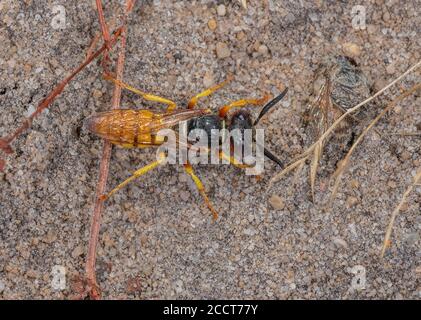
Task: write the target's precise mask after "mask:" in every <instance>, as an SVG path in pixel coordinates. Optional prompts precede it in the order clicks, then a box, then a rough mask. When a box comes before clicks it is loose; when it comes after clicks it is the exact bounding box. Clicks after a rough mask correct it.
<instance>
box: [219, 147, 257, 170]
mask: <svg viewBox="0 0 421 320" xmlns="http://www.w3.org/2000/svg"><path fill="white" fill-rule="evenodd" d="M219 159H225V160H228V161H229V162H230V164H232V165H233V166H235V167H237V168H240V169H245V168H250V167H251V166H249V165H248V164H242V163H238V161H237V160H236V159H235V158H234V157H233V156H228V155H227V154H225V153H223V152H222V151H219Z"/></svg>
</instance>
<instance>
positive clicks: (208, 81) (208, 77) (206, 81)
mask: <svg viewBox="0 0 421 320" xmlns="http://www.w3.org/2000/svg"><path fill="white" fill-rule="evenodd" d="M213 84H214V79H213V75H212V73H210V72H206V74H205V76H204V77H203V85H204V87H205V88H209V87H211V86H212V85H213Z"/></svg>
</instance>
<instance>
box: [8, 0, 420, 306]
mask: <svg viewBox="0 0 421 320" xmlns="http://www.w3.org/2000/svg"><path fill="white" fill-rule="evenodd" d="M111 2H112V3H110V1H104V4H105V5H106V14H107V17H110V16H112V15H113V14H112V11H113V9H115V8H118V6H119V3H120V2H123V1H111ZM57 4H59V5H60V4H61V5H63V6H64V8H65V13H66V15H65V17H66V21H65V28H64V30H62V29H55V28H53V27H52V25H51V23H52V21H53V19H55V17H56V16H57V14H58V13H57V12H56V13H54V11H53V7H54V5H57ZM220 4H223V5H224V6H225V10H223V8H222V7H221V8H219V9H218V10H217V5H220ZM356 4H360V3H359V2H355V3H345V2H334V1H328V2H324V1H314V2H313V1H306V0H303V1H276V0H271V1H270V0H267V1H257V0H250V1H249V8H248V10H247V11H246V10H245V9H243V8H242V7H241V5H240V4H239V2H238V1H228V0H227V1H210V0H201V1H173V0H172V1H170V0H161V1H157V0H155V1H138V3H137V5H136V9H135V11H134V12H133V14H132V16H131V18H130V20H129V26H130V29H129V31H130V35H129V39H128V47H127V63H126V68H125V79H126V81H127V82H129V83H131V84H133V85H134V86H136V87H138V88H141V89H142V90H143V91H146V92H151V93H154V94H158V95H161V96H164V97H168V98H172V99H173V100H174V101H176V102H177V103H178V104H179V105H185V103H186V101H188V99H189V98H190V97H191V96H193V95H195V94H196V93H198V92H200V91H202V90H203V89H204V88H205V86H207V85H210V84H212V83H217V82H220V81H222V80H223V79H225V78H226V76H227V75H228V74H229V73H232V74H233V75H234V76H235V79H234V81H233V82H232V83H231V84H230V85H228V86H227V87H226V88H225V89H223V90H221V91H220V92H218V93H217V94H215V95H213V96H212V97H211V98H207V99H205V100H203V101H201V102H200V105H201V106H209V107H211V108H213V109H215V110H216V109H217V108H218V107H220V106H222V105H223V104H224V103H226V102H228V101H232V100H235V99H239V98H242V97H249V96H252V97H260V96H262V95H263V94H264V93H266V92H268V93H271V94H273V95H274V94H277V93H279V92H280V91H281V90H282V89H283V88H284V87H285V86H287V87H289V88H290V91H289V93H288V96H287V98H286V99H285V100H284V101H283V102H282V103H281V104H280V107H279V108H277V110H276V111H274V112H272V113H271V114H270V115H269V116H268V117H266V118H265V119H264V120H263V121H262V122H261V124H260V126H261V127H262V128H265V129H266V131H265V135H266V145H267V146H268V147H269V148H271V149H272V150H273V151H274V152H275V153H276V154H278V155H279V157H280V158H281V159H282V160H283V161H285V163H286V162H287V161H288V160H290V159H292V158H294V157H295V156H297V155H299V154H300V152H302V151H303V150H304V147H305V143H307V142H306V141H311V139H312V137H309V136H308V135H307V134H306V131H305V130H304V128H303V125H302V119H301V118H302V113H303V111H304V109H305V105H306V103H305V102H306V100H307V99H308V97H309V96H310V94H311V92H312V87H313V84H312V80H313V78H314V74H315V71H316V69H317V68H318V66H319V64H320V63H321V62H322V61H323V59H325V58H326V57H327V56H331V55H338V54H344V53H345V54H348V55H351V56H353V58H354V59H355V60H356V62H357V63H358V64H359V65H360V66H361V68H362V70H363V71H364V72H365V74H366V75H367V77H368V78H369V79H370V81H371V84H372V89H373V90H378V89H380V88H382V87H383V86H384V85H385V84H387V83H388V82H390V81H391V80H393V79H394V78H396V77H397V76H398V75H399V74H401V73H402V72H404V71H405V70H407V69H408V68H409V67H410V66H412V65H414V64H415V63H416V62H417V61H419V60H420V52H421V50H420V48H421V46H420V37H419V31H420V29H419V28H420V26H421V19H420V8H421V5H420V2H419V1H394V0H388V1H382V0H379V1H366V2H365V4H364V8H365V10H366V28H365V29H364V30H358V29H356V28H354V27H353V26H352V19H353V17H354V16H353V14H352V8H353V6H354V5H356ZM210 21H211V22H210ZM54 23H55V24H54ZM57 23H59V22H58V21H57V19H56V20H54V22H53V26H56V25H57ZM116 24H117V23H116ZM98 30H99V25H98V22H97V15H96V11H95V7H94V1H78V2H77V4H76V2H74V1H72V2H69V1H60V0H58V1H48V0H39V1H32V0H25V1H17V0H6V1H0V43H1V46H0V70H1V71H0V108H1V116H0V135H1V136H4V135H6V134H8V133H10V132H11V131H12V130H13V129H14V128H16V127H17V125H18V124H19V123H20V122H21V120H22V119H23V117H24V116H25V115H26V114H28V113H29V112H31V111H33V110H34V108H35V107H36V105H37V103H38V102H39V101H40V100H41V99H42V98H43V97H44V96H45V95H46V94H47V93H48V92H49V91H50V90H51V89H52V88H53V86H54V85H55V84H56V83H57V82H58V81H59V80H60V79H62V78H63V77H64V76H65V75H66V74H67V73H68V71H69V70H71V69H73V68H74V67H75V66H76V65H77V64H78V63H80V62H81V61H82V60H83V58H84V56H85V54H86V50H87V48H88V47H89V44H90V42H91V39H92V38H93V37H94V36H95V34H96V32H97V31H98ZM221 43H223V44H221ZM225 46H226V48H225ZM217 47H218V54H219V57H218V55H217V51H216V48H217ZM419 81H420V73H419V71H418V72H416V73H412V74H411V75H409V76H408V77H407V78H405V80H404V81H403V82H401V83H400V86H398V87H394V88H393V89H392V90H390V91H388V92H387V94H385V95H383V96H381V97H380V98H379V99H377V100H376V104H375V106H374V108H376V107H377V108H379V107H381V106H385V105H386V103H387V102H388V101H390V99H391V98H392V97H394V96H396V95H398V94H399V90H400V89H401V88H409V87H410V86H412V85H414V84H415V83H417V82H419ZM112 88H113V85H112V84H110V83H108V82H106V81H104V80H103V79H102V77H101V68H100V66H99V65H98V64H96V63H94V64H92V65H91V66H89V67H88V68H87V69H86V70H84V71H83V72H82V73H81V74H80V75H79V76H78V77H77V78H76V79H75V80H74V81H73V82H72V83H71V84H70V85H69V86H68V87H67V89H66V90H65V91H64V93H63V94H62V95H61V97H60V98H59V99H58V100H57V101H56V102H55V103H54V104H53V106H52V107H51V109H50V110H49V111H48V112H45V113H44V114H43V115H42V116H41V117H39V118H38V119H37V120H36V121H35V122H34V124H33V126H32V129H31V130H30V131H28V132H27V133H25V134H24V135H23V136H22V137H21V138H19V139H18V140H17V141H15V142H14V144H13V147H14V148H15V153H14V154H12V155H10V156H8V157H7V165H6V168H5V171H4V173H0V190H1V192H0V298H2V299H10V298H19V299H23V298H37V299H45V298H54V299H57V298H67V297H69V296H71V295H72V294H73V293H74V288H73V279H74V278H77V276H78V275H83V271H84V261H85V258H86V252H87V243H88V238H89V225H90V215H91V212H92V204H93V199H94V195H95V186H96V182H97V174H98V164H99V158H100V155H101V150H102V141H101V140H100V139H99V138H97V137H95V136H93V135H91V134H90V133H88V132H87V131H85V130H84V129H81V123H82V121H83V119H84V118H86V117H87V116H89V115H90V114H93V113H95V112H98V111H103V110H107V109H109V108H110V101H111V93H112ZM123 105H124V106H127V107H130V108H135V107H138V108H140V107H147V108H151V107H153V106H154V107H157V106H156V105H154V104H153V103H147V102H144V101H143V100H142V99H141V98H139V97H137V96H135V95H134V94H132V93H128V92H124V95H123ZM158 108H159V107H158ZM375 113H376V112H374V114H375ZM377 129H378V130H379V132H381V133H382V135H383V136H384V137H386V138H385V139H386V141H387V142H385V140H384V139H381V138H380V137H379V136H378V135H377V134H370V135H369V136H368V137H367V138H366V139H365V141H364V142H363V144H362V145H361V146H360V147H358V148H357V150H356V152H355V154H354V156H353V160H352V164H351V166H350V168H349V170H348V171H347V173H346V174H345V176H344V179H343V182H342V185H341V188H340V191H339V193H338V196H337V198H336V200H335V202H334V203H333V205H332V207H330V208H328V209H327V210H323V207H324V203H325V201H326V199H327V196H328V195H329V188H328V187H327V181H328V178H329V174H330V173H332V171H333V170H334V168H335V162H336V161H337V160H338V159H337V158H338V156H337V154H332V153H331V154H329V153H326V154H325V156H324V157H323V160H322V163H321V169H320V172H319V177H318V180H317V181H318V182H317V185H316V187H317V192H316V201H315V203H313V202H312V201H311V200H310V197H309V195H310V188H309V184H308V178H307V172H305V173H303V174H302V175H301V176H300V177H299V179H298V183H297V185H296V186H293V187H291V182H292V176H288V177H286V178H285V179H283V180H281V181H280V182H278V183H276V184H275V185H274V187H273V188H272V189H270V190H269V191H267V187H268V183H269V180H270V177H271V176H273V175H274V174H275V173H277V172H279V168H276V167H275V166H274V165H273V164H272V163H269V162H266V170H265V172H264V175H263V177H262V179H261V180H257V179H256V178H255V177H253V176H246V175H245V174H244V173H243V172H242V171H241V170H239V169H236V168H233V167H232V166H219V167H215V166H200V167H198V168H197V172H198V174H199V175H200V177H201V178H202V179H203V181H204V183H205V185H206V188H207V190H208V194H209V196H210V198H211V200H212V201H213V202H214V204H215V207H216V208H217V209H218V210H219V211H220V213H221V217H220V219H219V220H218V221H217V222H216V223H212V220H211V215H210V213H209V211H208V210H207V209H206V207H205V206H204V205H203V202H202V200H201V198H200V196H199V194H198V193H197V191H196V190H195V189H194V186H193V184H192V182H191V181H190V178H188V177H187V176H186V175H185V174H184V172H183V170H182V167H180V166H178V165H177V166H165V167H162V168H160V169H158V170H155V171H153V172H151V173H149V174H148V175H147V176H145V177H144V178H143V179H141V180H139V181H137V182H136V183H133V184H131V185H130V186H129V187H127V188H125V189H124V190H123V191H121V192H119V193H118V194H116V195H115V196H114V197H113V198H112V199H110V200H109V201H108V202H107V204H106V209H105V212H104V216H103V222H102V227H101V234H100V243H99V250H98V261H97V270H98V281H99V284H100V286H101V288H102V292H103V297H104V298H123V299H133V298H137V299H138V298H140V299H157V298H178V299H192V298H222V299H228V298H234V299H235V298H262V299H284V298H292V299H297V298H304V299H309V298H310V299H315V298H322V299H337V298H345V299H349V298H358V299H359V298H374V299H381V298H387V299H401V298H407V299H419V298H420V294H421V293H420V292H421V291H420V290H421V288H420V276H421V270H420V268H421V262H420V256H421V251H420V232H421V227H420V226H421V220H420V219H421V216H420V202H421V197H420V194H421V189H420V188H419V187H418V188H417V189H416V190H415V191H414V192H413V193H412V195H411V196H410V198H409V201H408V203H407V204H406V205H405V206H404V210H403V212H402V214H401V215H399V217H398V219H397V221H396V223H395V228H394V232H393V238H392V240H393V241H392V245H391V248H390V250H389V251H388V252H387V255H386V256H385V258H384V259H383V260H381V259H379V250H380V247H381V244H382V241H383V236H384V232H385V229H386V226H387V224H388V221H389V217H390V214H391V212H392V211H393V208H394V207H395V206H396V204H397V203H398V202H399V199H400V197H401V195H402V194H403V192H404V190H405V189H406V187H407V186H408V185H409V184H410V183H411V179H412V177H413V176H414V174H415V172H416V170H417V168H419V167H420V166H421V160H420V155H421V150H420V149H421V148H420V142H421V140H420V137H419V136H401V135H396V134H394V133H400V132H416V131H417V130H418V132H419V131H420V130H421V113H420V97H419V94H418V96H415V97H414V96H412V97H410V98H408V99H406V100H405V101H404V102H402V103H401V104H400V105H399V107H398V108H397V109H396V111H395V112H392V113H391V114H390V115H388V117H387V118H386V119H384V120H382V121H381V122H380V123H379V125H378V126H377ZM336 152H338V153H339V154H341V155H342V154H343V153H341V152H343V151H341V150H337V151H336ZM154 157H155V153H154V152H153V151H152V150H125V149H120V148H114V150H113V155H112V160H111V174H110V177H109V183H108V185H109V187H110V186H114V185H116V184H117V183H118V182H120V181H122V180H123V179H125V178H126V177H127V176H128V175H129V173H130V172H132V171H134V170H135V169H136V168H139V167H140V166H142V165H144V164H146V163H148V162H150V161H151V160H152V159H154ZM335 158H336V159H335ZM274 195H276V196H278V197H279V199H278V201H277V202H276V203H274V205H272V204H271V202H270V201H269V199H270V198H271V197H273V196H274ZM272 202H273V201H272ZM55 266H59V267H63V268H64V269H65V271H66V280H67V282H66V287H65V289H64V290H56V289H54V288H53V287H52V286H51V282H52V270H53V268H54V267H55Z"/></svg>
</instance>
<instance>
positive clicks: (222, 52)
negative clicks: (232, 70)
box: [216, 42, 231, 59]
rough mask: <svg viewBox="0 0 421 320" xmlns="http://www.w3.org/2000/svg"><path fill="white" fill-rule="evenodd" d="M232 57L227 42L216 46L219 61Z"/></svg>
mask: <svg viewBox="0 0 421 320" xmlns="http://www.w3.org/2000/svg"><path fill="white" fill-rule="evenodd" d="M230 55H231V51H230V49H229V48H228V46H227V44H226V43H225V42H218V43H217V44H216V56H217V57H218V58H219V59H225V58H228V57H229V56H230Z"/></svg>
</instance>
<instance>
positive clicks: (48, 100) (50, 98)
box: [0, 27, 122, 171]
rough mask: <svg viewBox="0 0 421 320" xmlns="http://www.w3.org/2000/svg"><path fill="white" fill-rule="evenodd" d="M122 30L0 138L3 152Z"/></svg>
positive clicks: (8, 148) (0, 165)
mask: <svg viewBox="0 0 421 320" xmlns="http://www.w3.org/2000/svg"><path fill="white" fill-rule="evenodd" d="M121 31H122V27H120V28H118V29H117V30H116V31H115V32H114V35H113V37H112V38H111V39H110V42H109V43H108V45H107V44H105V43H104V45H103V46H102V47H101V48H100V49H99V50H97V51H96V52H94V53H93V54H91V55H89V56H88V57H87V58H86V59H85V61H83V63H82V64H81V65H79V66H78V67H77V68H76V69H75V70H73V72H72V73H71V74H70V75H69V76H67V77H66V78H65V79H64V80H63V81H61V82H60V83H59V84H58V85H57V86H56V87H55V88H54V89H53V90H52V91H51V92H50V93H49V94H48V96H47V97H46V98H45V99H43V100H42V101H41V102H40V103H39V104H38V106H37V108H36V110H35V111H34V112H33V113H32V114H31V115H30V116H29V117H28V118H26V119H25V120H24V121H23V123H22V125H21V126H20V127H19V128H18V129H16V131H15V132H14V133H12V134H10V135H9V136H7V137H5V138H0V149H1V150H3V151H4V152H5V153H12V152H13V151H12V148H11V146H10V143H11V142H12V141H13V140H15V139H16V138H17V137H18V136H19V135H21V134H22V133H23V132H24V131H25V130H26V129H28V128H29V127H30V126H31V124H32V121H33V120H34V119H35V118H36V117H37V116H38V115H40V114H41V112H42V111H44V110H45V109H46V108H48V107H49V106H50V105H51V103H53V102H54V100H55V99H56V98H57V96H58V95H60V93H61V92H62V91H63V90H64V88H65V87H66V86H67V84H68V83H69V82H70V81H71V80H72V79H73V78H74V77H75V76H76V75H77V74H78V73H79V72H80V71H82V70H83V69H84V68H85V67H86V66H87V65H89V64H90V63H91V62H92V61H93V60H94V59H95V58H97V57H98V56H99V55H101V54H102V53H103V52H104V51H105V50H107V48H108V47H109V46H112V45H114V44H115V42H116V40H117V39H118V37H119V36H120V34H121ZM3 166H4V160H3V159H1V158H0V171H2V170H3Z"/></svg>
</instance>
